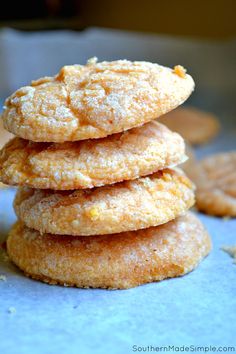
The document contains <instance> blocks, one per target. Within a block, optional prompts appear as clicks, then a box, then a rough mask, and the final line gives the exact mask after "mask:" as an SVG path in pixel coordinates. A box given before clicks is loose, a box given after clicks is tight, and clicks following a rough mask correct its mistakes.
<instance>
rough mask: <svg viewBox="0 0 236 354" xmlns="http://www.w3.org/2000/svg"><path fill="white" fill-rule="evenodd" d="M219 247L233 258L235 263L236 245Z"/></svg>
mask: <svg viewBox="0 0 236 354" xmlns="http://www.w3.org/2000/svg"><path fill="white" fill-rule="evenodd" d="M221 249H222V250H223V251H225V252H227V253H228V254H229V255H230V256H231V257H232V258H234V263H236V246H222V247H221Z"/></svg>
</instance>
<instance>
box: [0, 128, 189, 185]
mask: <svg viewBox="0 0 236 354" xmlns="http://www.w3.org/2000/svg"><path fill="white" fill-rule="evenodd" d="M184 149H185V148H184V140H183V139H182V138H181V137H180V136H179V135H178V134H176V133H172V132H171V131H170V130H169V129H167V128H166V127H165V126H163V125H161V124H159V123H157V122H149V123H147V124H145V125H143V126H142V127H139V128H133V129H131V130H128V131H127V132H124V133H118V134H114V135H111V136H109V137H107V138H103V139H96V140H84V141H79V142H67V143H61V144H58V143H35V142H29V141H28V140H24V139H21V138H15V139H13V140H12V141H11V142H10V143H9V144H8V145H6V147H5V148H4V149H3V150H2V152H0V179H1V180H2V181H3V182H5V183H8V184H11V185H24V186H28V187H31V188H40V189H56V190H68V189H80V188H92V187H98V186H103V185H107V184H112V183H115V182H120V181H123V180H131V179H135V178H138V177H140V176H145V175H148V174H151V173H153V172H155V171H158V170H160V169H164V168H167V167H173V166H175V165H178V164H180V163H181V162H182V161H184V160H185V159H186V156H185V152H184Z"/></svg>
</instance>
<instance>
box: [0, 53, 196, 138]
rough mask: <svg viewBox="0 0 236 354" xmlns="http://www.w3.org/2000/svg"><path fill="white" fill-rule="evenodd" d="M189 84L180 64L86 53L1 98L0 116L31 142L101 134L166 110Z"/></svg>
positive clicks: (190, 88)
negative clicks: (86, 57)
mask: <svg viewBox="0 0 236 354" xmlns="http://www.w3.org/2000/svg"><path fill="white" fill-rule="evenodd" d="M193 89H194V82H193V79H192V78H191V76H189V75H187V74H186V73H185V71H184V69H183V68H182V67H180V66H178V67H175V68H174V69H173V70H172V69H170V68H166V67H163V66H161V65H158V64H152V63H148V62H130V61H128V60H117V61H113V62H106V61H105V62H101V63H97V62H96V60H94V59H92V60H89V61H88V63H87V64H86V65H71V66H64V67H63V68H62V69H61V70H60V72H59V73H58V74H57V75H56V76H54V77H44V78H41V79H39V80H37V81H33V82H32V83H31V85H30V86H25V87H22V88H20V89H19V90H17V91H16V92H15V93H13V94H12V95H11V96H10V97H9V98H8V99H7V100H6V101H5V106H4V111H3V120H4V125H5V127H6V129H7V130H9V131H10V132H12V133H13V134H15V135H17V136H19V137H21V138H24V139H28V140H32V141H37V142H65V141H77V140H83V139H90V138H103V137H106V136H108V135H111V134H114V133H119V132H122V131H124V130H128V129H131V128H134V127H136V126H139V125H142V124H144V123H147V122H149V121H150V120H153V119H155V118H157V117H159V116H160V115H162V114H164V113H167V112H169V111H170V110H172V109H174V108H176V107H177V106H179V105H180V104H182V103H183V102H184V101H185V100H186V99H187V98H188V97H189V95H190V94H191V92H192V91H193Z"/></svg>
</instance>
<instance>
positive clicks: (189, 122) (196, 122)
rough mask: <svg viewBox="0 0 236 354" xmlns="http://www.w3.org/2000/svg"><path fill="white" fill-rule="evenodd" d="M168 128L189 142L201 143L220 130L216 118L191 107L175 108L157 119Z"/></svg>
mask: <svg viewBox="0 0 236 354" xmlns="http://www.w3.org/2000/svg"><path fill="white" fill-rule="evenodd" d="M158 121H160V122H161V123H163V124H165V125H166V126H167V127H168V128H169V129H171V130H173V131H175V132H178V133H179V134H180V135H181V136H182V137H183V138H184V139H186V140H187V141H188V142H189V143H190V144H203V143H206V142H208V141H210V140H211V139H213V138H214V137H215V136H216V135H217V134H218V133H219V130H220V124H219V121H218V119H217V118H216V117H215V116H214V115H213V114H212V113H209V112H204V111H201V110H199V109H196V108H193V107H188V108H187V107H186V108H182V107H181V108H177V109H175V110H173V111H171V112H169V113H167V114H165V115H164V116H163V117H160V119H158Z"/></svg>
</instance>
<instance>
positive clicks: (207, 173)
mask: <svg viewBox="0 0 236 354" xmlns="http://www.w3.org/2000/svg"><path fill="white" fill-rule="evenodd" d="M185 172H186V173H187V175H188V176H189V177H190V178H191V179H192V180H193V181H194V183H195V184H196V187H197V191H196V205H197V207H198V209H199V210H201V211H203V212H205V213H207V214H211V215H216V216H231V217H235V216H236V151H232V152H225V153H219V154H215V155H211V156H209V157H206V158H205V159H203V160H201V161H196V162H195V163H192V164H191V166H188V167H187V168H185Z"/></svg>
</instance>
